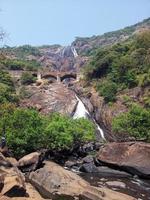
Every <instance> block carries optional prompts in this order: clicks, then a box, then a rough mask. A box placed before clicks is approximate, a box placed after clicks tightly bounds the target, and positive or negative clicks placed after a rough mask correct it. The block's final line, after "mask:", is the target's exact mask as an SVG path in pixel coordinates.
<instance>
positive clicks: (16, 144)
mask: <svg viewBox="0 0 150 200" xmlns="http://www.w3.org/2000/svg"><path fill="white" fill-rule="evenodd" d="M4 128H5V131H6V138H7V144H8V147H9V148H10V149H12V151H13V153H14V155H15V156H17V157H20V156H22V155H24V154H27V153H31V152H32V151H36V150H37V149H40V148H49V149H51V150H56V151H60V150H70V149H73V147H74V145H76V144H78V145H79V144H81V143H82V142H86V141H91V140H94V131H95V130H94V126H93V124H92V122H90V121H88V120H86V119H78V120H73V119H72V118H69V117H67V116H62V115H60V114H52V115H51V116H50V117H48V116H43V115H41V114H40V113H39V112H37V111H35V110H33V109H21V108H16V107H15V106H14V105H13V104H3V105H0V132H1V133H2V132H3V130H4Z"/></svg>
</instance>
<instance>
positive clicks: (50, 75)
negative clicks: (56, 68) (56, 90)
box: [42, 74, 57, 80]
mask: <svg viewBox="0 0 150 200" xmlns="http://www.w3.org/2000/svg"><path fill="white" fill-rule="evenodd" d="M42 78H44V79H50V78H53V79H56V80H57V76H55V75H52V74H46V75H43V76H42Z"/></svg>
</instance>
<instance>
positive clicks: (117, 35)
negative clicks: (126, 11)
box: [72, 18, 150, 55]
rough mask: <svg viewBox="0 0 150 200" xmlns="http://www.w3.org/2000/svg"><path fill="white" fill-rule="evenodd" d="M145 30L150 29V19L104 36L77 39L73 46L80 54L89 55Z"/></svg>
mask: <svg viewBox="0 0 150 200" xmlns="http://www.w3.org/2000/svg"><path fill="white" fill-rule="evenodd" d="M143 29H150V18H148V19H145V20H143V21H142V22H139V23H137V24H135V25H132V26H128V27H125V28H123V29H120V30H117V31H112V32H108V33H104V34H103V35H98V36H92V37H85V38H84V37H77V38H76V40H75V41H74V42H73V43H72V45H73V46H74V47H75V48H76V50H77V52H78V54H82V55H89V54H90V53H91V52H92V50H93V49H95V48H100V47H104V46H109V45H112V44H114V43H117V42H121V41H124V40H126V39H128V38H129V37H131V36H132V35H133V34H134V33H136V32H138V31H141V30H143Z"/></svg>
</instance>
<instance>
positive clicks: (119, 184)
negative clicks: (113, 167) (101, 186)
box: [106, 181, 126, 189]
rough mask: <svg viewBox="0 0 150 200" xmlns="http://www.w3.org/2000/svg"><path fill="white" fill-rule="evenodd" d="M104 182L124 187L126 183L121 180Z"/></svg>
mask: <svg viewBox="0 0 150 200" xmlns="http://www.w3.org/2000/svg"><path fill="white" fill-rule="evenodd" d="M106 184H107V185H108V186H112V187H118V188H124V189H125V188H126V184H125V183H123V182H121V181H107V182H106Z"/></svg>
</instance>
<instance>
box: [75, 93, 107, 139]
mask: <svg viewBox="0 0 150 200" xmlns="http://www.w3.org/2000/svg"><path fill="white" fill-rule="evenodd" d="M76 99H77V100H78V104H77V108H76V111H75V113H74V115H73V119H79V118H82V117H83V118H88V117H90V118H92V117H91V116H90V113H89V112H88V110H87V109H86V108H85V105H84V104H83V102H82V101H81V100H80V99H79V97H78V96H76ZM92 120H93V121H94V123H95V125H96V127H97V130H98V131H99V133H100V135H101V138H102V139H103V140H105V136H104V132H103V130H102V129H101V128H100V126H99V125H98V124H97V122H96V121H95V119H93V118H92Z"/></svg>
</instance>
